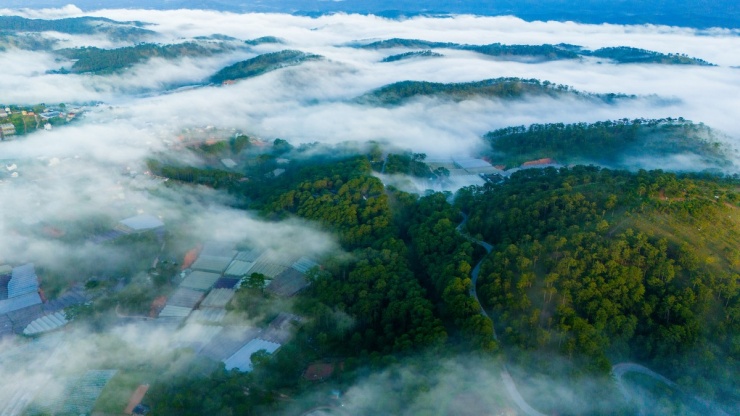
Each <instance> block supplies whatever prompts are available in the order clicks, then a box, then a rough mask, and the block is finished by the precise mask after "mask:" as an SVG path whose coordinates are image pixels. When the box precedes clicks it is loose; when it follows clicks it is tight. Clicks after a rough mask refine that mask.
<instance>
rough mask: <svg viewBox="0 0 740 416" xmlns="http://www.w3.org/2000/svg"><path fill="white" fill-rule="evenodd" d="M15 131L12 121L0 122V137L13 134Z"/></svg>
mask: <svg viewBox="0 0 740 416" xmlns="http://www.w3.org/2000/svg"><path fill="white" fill-rule="evenodd" d="M15 133H16V131H15V126H14V125H13V124H12V123H4V124H0V138H3V139H5V138H6V137H8V136H14V135H15Z"/></svg>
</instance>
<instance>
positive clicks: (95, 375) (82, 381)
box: [55, 370, 118, 415]
mask: <svg viewBox="0 0 740 416" xmlns="http://www.w3.org/2000/svg"><path fill="white" fill-rule="evenodd" d="M117 372H118V370H91V371H88V372H87V373H85V374H84V375H83V376H82V377H80V378H79V380H77V382H76V383H74V385H72V388H71V389H70V390H69V392H68V393H67V394H66V399H65V400H64V404H63V405H62V408H61V409H60V410H61V411H60V412H55V413H61V414H69V415H89V414H90V413H92V408H93V406H94V405H95V401H97V400H98V397H99V396H100V393H102V392H103V388H105V385H106V384H108V381H110V379H112V378H113V376H114V375H116V373H117Z"/></svg>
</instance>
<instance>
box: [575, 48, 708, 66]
mask: <svg viewBox="0 0 740 416" xmlns="http://www.w3.org/2000/svg"><path fill="white" fill-rule="evenodd" d="M583 54H584V55H586V56H595V57H597V58H607V59H611V60H613V61H615V62H618V63H620V64H666V65H701V66H712V65H713V64H710V63H709V62H707V61H705V60H703V59H699V58H692V57H690V56H686V55H684V54H675V53H670V54H665V53H660V52H655V51H648V50H645V49H639V48H631V47H627V46H619V47H611V48H601V49H597V50H595V51H585V52H583Z"/></svg>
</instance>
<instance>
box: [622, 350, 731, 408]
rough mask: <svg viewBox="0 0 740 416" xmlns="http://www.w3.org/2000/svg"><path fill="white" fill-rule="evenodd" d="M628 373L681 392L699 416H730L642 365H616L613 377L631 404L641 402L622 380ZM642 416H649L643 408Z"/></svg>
mask: <svg viewBox="0 0 740 416" xmlns="http://www.w3.org/2000/svg"><path fill="white" fill-rule="evenodd" d="M627 373H636V374H642V375H646V376H648V377H651V378H653V379H655V380H658V381H660V382H662V383H664V384H665V385H667V386H668V387H670V388H672V389H674V390H676V391H678V392H680V393H681V394H683V396H684V400H685V401H686V402H687V404H688V405H689V406H690V407H691V409H692V410H693V411H695V412H697V413H699V414H706V415H716V416H729V414H728V413H726V412H725V411H724V410H722V409H720V408H719V406H717V405H716V404H714V403H712V402H710V401H708V400H704V399H701V398H699V397H697V396H695V395H693V394H691V393H690V392H687V391H686V390H684V389H683V388H682V387H681V386H679V385H678V384H676V383H675V382H673V381H671V380H669V379H668V378H666V377H664V376H662V375H660V374H658V373H656V372H655V371H653V370H651V369H649V368H647V367H645V366H643V365H640V364H637V363H619V364H617V365H615V366H614V367H612V375H613V376H614V378H615V379H616V382H617V387H618V388H619V391H620V392H621V393H622V396H624V398H625V399H627V401H629V402H632V403H639V401H637V400H635V399H634V398H633V397H632V394H631V393H630V391H629V389H627V386H625V384H624V380H622V377H624V375H625V374H627ZM640 414H641V415H644V414H647V413H646V412H645V409H643V408H642V407H640Z"/></svg>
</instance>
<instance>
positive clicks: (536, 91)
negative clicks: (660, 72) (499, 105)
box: [357, 78, 633, 106]
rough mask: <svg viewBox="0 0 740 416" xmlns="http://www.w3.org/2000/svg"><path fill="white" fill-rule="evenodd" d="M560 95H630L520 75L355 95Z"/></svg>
mask: <svg viewBox="0 0 740 416" xmlns="http://www.w3.org/2000/svg"><path fill="white" fill-rule="evenodd" d="M538 96H546V97H562V96H571V97H577V98H581V99H585V100H593V101H598V102H604V103H613V102H615V101H618V100H622V99H630V98H633V96H628V95H624V94H591V93H585V92H580V91H577V90H574V89H572V88H570V87H568V86H567V85H558V84H553V83H551V82H549V81H540V80H537V79H522V78H495V79H488V80H484V81H475V82H461V83H449V84H442V83H438V82H426V81H401V82H396V83H393V84H390V85H386V86H384V87H381V88H378V89H377V90H374V91H371V92H369V93H367V94H365V95H362V96H360V97H358V98H357V102H359V103H361V104H371V105H390V106H393V105H400V104H403V103H404V102H406V101H408V100H410V99H413V98H418V97H439V98H444V99H449V100H453V101H463V100H469V99H473V98H478V97H482V98H498V99H504V100H516V99H521V98H524V97H538Z"/></svg>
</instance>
